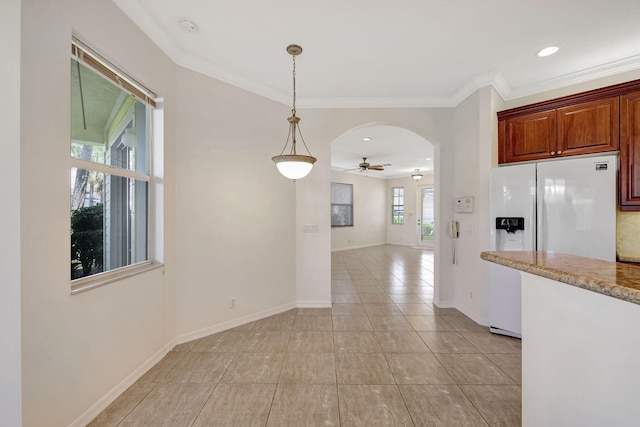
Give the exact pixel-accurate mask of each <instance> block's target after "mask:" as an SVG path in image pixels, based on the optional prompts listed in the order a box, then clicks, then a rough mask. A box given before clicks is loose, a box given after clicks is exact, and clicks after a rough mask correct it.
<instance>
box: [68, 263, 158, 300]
mask: <svg viewBox="0 0 640 427" xmlns="http://www.w3.org/2000/svg"><path fill="white" fill-rule="evenodd" d="M163 267H164V264H161V263H156V262H152V261H142V262H140V263H137V264H132V265H127V266H124V267H120V268H115V269H113V270H108V271H104V272H102V273H98V274H94V275H91V276H85V277H81V278H79V279H74V280H72V281H71V295H76V294H79V293H82V292H86V291H89V290H91V289H95V288H99V287H100V286H104V285H108V284H109V283H113V282H116V281H118V280H123V279H127V278H129V277H133V276H137V275H138V274H142V273H146V272H147V271H151V270H155V269H157V268H163Z"/></svg>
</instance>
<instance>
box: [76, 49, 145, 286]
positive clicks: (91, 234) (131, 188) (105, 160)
mask: <svg viewBox="0 0 640 427" xmlns="http://www.w3.org/2000/svg"><path fill="white" fill-rule="evenodd" d="M70 67H71V94H70V95H71V141H70V151H71V170H70V205H71V206H70V208H71V209H70V211H71V280H72V282H71V287H72V292H73V290H74V289H80V288H83V287H86V286H87V284H91V283H93V282H95V281H97V280H104V279H105V278H106V277H113V276H117V275H119V274H124V273H126V274H130V273H131V270H132V269H135V268H136V266H142V265H145V264H147V265H148V264H150V260H149V215H150V208H149V200H150V192H151V188H152V186H151V181H152V164H151V148H152V140H153V135H152V126H151V125H152V123H151V120H152V117H153V115H152V112H153V109H154V108H155V105H156V104H155V101H154V99H155V98H156V95H155V94H154V93H153V92H151V91H150V90H148V89H146V88H145V87H144V86H142V85H141V84H139V83H138V82H137V81H136V80H135V79H133V78H131V77H130V76H128V75H127V74H126V73H124V72H123V71H122V70H121V69H120V68H118V67H116V66H115V65H113V64H112V63H111V62H110V61H108V60H107V59H106V58H104V57H103V56H102V55H99V54H98V53H96V52H95V51H94V50H92V49H90V48H89V47H87V46H86V45H85V44H83V43H81V42H80V41H79V40H76V39H74V40H73V41H72V44H71V61H70Z"/></svg>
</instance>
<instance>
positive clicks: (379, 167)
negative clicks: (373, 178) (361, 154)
mask: <svg viewBox="0 0 640 427" xmlns="http://www.w3.org/2000/svg"><path fill="white" fill-rule="evenodd" d="M368 169H369V170H372V171H383V170H384V168H383V167H382V165H375V166H369V168H368Z"/></svg>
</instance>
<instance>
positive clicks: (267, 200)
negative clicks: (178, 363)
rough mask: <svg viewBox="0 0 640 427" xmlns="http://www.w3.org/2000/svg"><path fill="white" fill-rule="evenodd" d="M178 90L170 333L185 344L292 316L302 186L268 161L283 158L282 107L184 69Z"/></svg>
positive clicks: (284, 117) (284, 122)
mask: <svg viewBox="0 0 640 427" xmlns="http://www.w3.org/2000/svg"><path fill="white" fill-rule="evenodd" d="M177 91H178V93H179V94H180V96H179V97H178V102H177V106H176V134H177V135H179V140H178V142H177V146H178V149H177V152H176V157H175V161H176V171H177V172H176V175H177V180H176V206H178V209H177V214H176V219H177V221H176V240H175V245H176V246H175V247H176V261H177V270H178V271H179V272H180V274H179V277H178V278H177V282H178V287H177V292H176V304H177V319H176V328H177V334H178V336H179V341H181V342H182V341H186V340H189V339H193V338H199V337H201V336H203V335H208V334H210V333H213V332H217V331H219V330H220V329H222V328H225V326H226V327H231V326H236V324H237V323H238V322H240V323H242V322H243V321H248V320H249V319H251V320H254V319H253V318H252V317H251V316H255V315H257V314H259V313H262V315H264V316H266V315H269V314H273V313H274V312H277V311H283V310H285V309H290V308H293V307H295V301H296V285H295V280H296V276H295V268H296V267H295V259H296V240H295V239H296V235H295V231H296V228H297V227H296V225H295V221H296V216H295V215H296V205H295V203H296V189H297V188H298V186H299V185H300V184H301V183H302V181H300V182H297V183H293V182H292V181H290V180H288V179H286V178H284V177H283V176H282V175H280V174H279V173H278V171H277V169H276V167H275V164H274V163H273V162H272V161H271V157H272V156H274V155H276V154H278V152H279V150H281V149H282V143H283V141H282V139H281V138H282V135H283V132H284V131H286V128H287V121H286V117H287V113H288V109H287V107H286V106H284V105H281V104H278V103H276V102H273V101H270V100H268V99H266V98H263V97H260V96H258V95H255V94H252V93H249V92H246V91H244V90H241V89H238V88H235V87H233V86H230V85H228V84H226V83H222V82H220V81H217V80H214V79H212V78H210V77H207V76H204V75H202V74H199V73H196V72H193V71H190V70H187V69H183V68H178V70H177ZM314 172H315V171H314ZM312 173H313V172H312ZM305 179H307V178H305ZM231 298H234V299H235V307H234V308H230V307H231V303H230V301H231ZM234 322H235V323H234Z"/></svg>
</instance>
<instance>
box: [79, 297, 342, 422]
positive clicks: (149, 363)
mask: <svg viewBox="0 0 640 427" xmlns="http://www.w3.org/2000/svg"><path fill="white" fill-rule="evenodd" d="M297 307H298V306H297V305H296V304H295V303H289V304H284V305H281V306H279V307H276V308H272V309H269V310H263V311H260V312H258V313H255V314H251V315H247V316H243V317H239V318H237V319H233V320H229V321H227V322H222V323H218V324H216V325H211V326H208V327H206V328H202V329H198V330H195V331H193V332H189V333H186V334H182V335H179V336H177V337H175V338H173V339H172V340H170V341H169V342H168V343H167V344H165V345H163V346H162V347H161V348H160V349H159V350H158V351H157V352H156V353H154V354H153V355H152V356H151V357H150V358H149V359H147V360H146V361H145V362H144V363H142V365H140V366H139V367H138V368H136V369H135V370H134V371H133V372H132V373H131V374H129V375H127V376H126V377H125V378H124V379H123V380H122V381H120V383H119V384H118V385H116V386H115V387H114V388H112V389H111V390H109V392H107V394H105V395H104V396H102V397H101V398H100V399H99V400H98V401H97V402H96V403H94V404H93V405H91V407H90V408H89V409H87V410H86V411H85V412H84V413H83V414H82V415H80V416H79V417H78V418H77V419H76V420H75V421H73V422H72V423H71V424H69V426H70V427H83V426H86V425H87V424H88V423H89V422H91V420H93V419H94V418H95V417H97V416H98V415H99V414H100V412H102V411H104V409H105V408H107V407H108V406H109V405H110V404H111V403H113V401H114V400H116V399H117V398H118V397H119V396H120V395H121V394H122V393H124V392H125V391H126V390H127V389H128V388H129V387H131V386H132V385H133V383H135V382H136V381H138V380H139V379H140V378H142V376H143V375H144V374H146V373H147V372H148V371H149V369H151V368H153V366H154V365H155V364H156V363H158V362H159V361H160V360H162V358H163V357H165V356H166V355H167V354H168V353H169V352H171V350H173V348H174V347H175V346H176V345H178V344H183V343H186V342H189V341H193V340H196V339H199V338H203V337H206V336H209V335H211V334H215V333H218V332H222V331H226V330H228V329H231V328H235V327H236V326H240V325H244V324H245V323H249V322H254V321H256V320H260V319H264V318H266V317H269V316H273V315H275V314H280V313H283V312H285V311H289V310H292V309H294V308H297ZM306 307H311V306H310V305H309V306H304V308H306ZM314 307H315V306H314ZM325 307H331V304H330V303H329V305H328V306H325V305H323V306H322V307H321V308H325ZM301 308H303V307H301Z"/></svg>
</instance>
